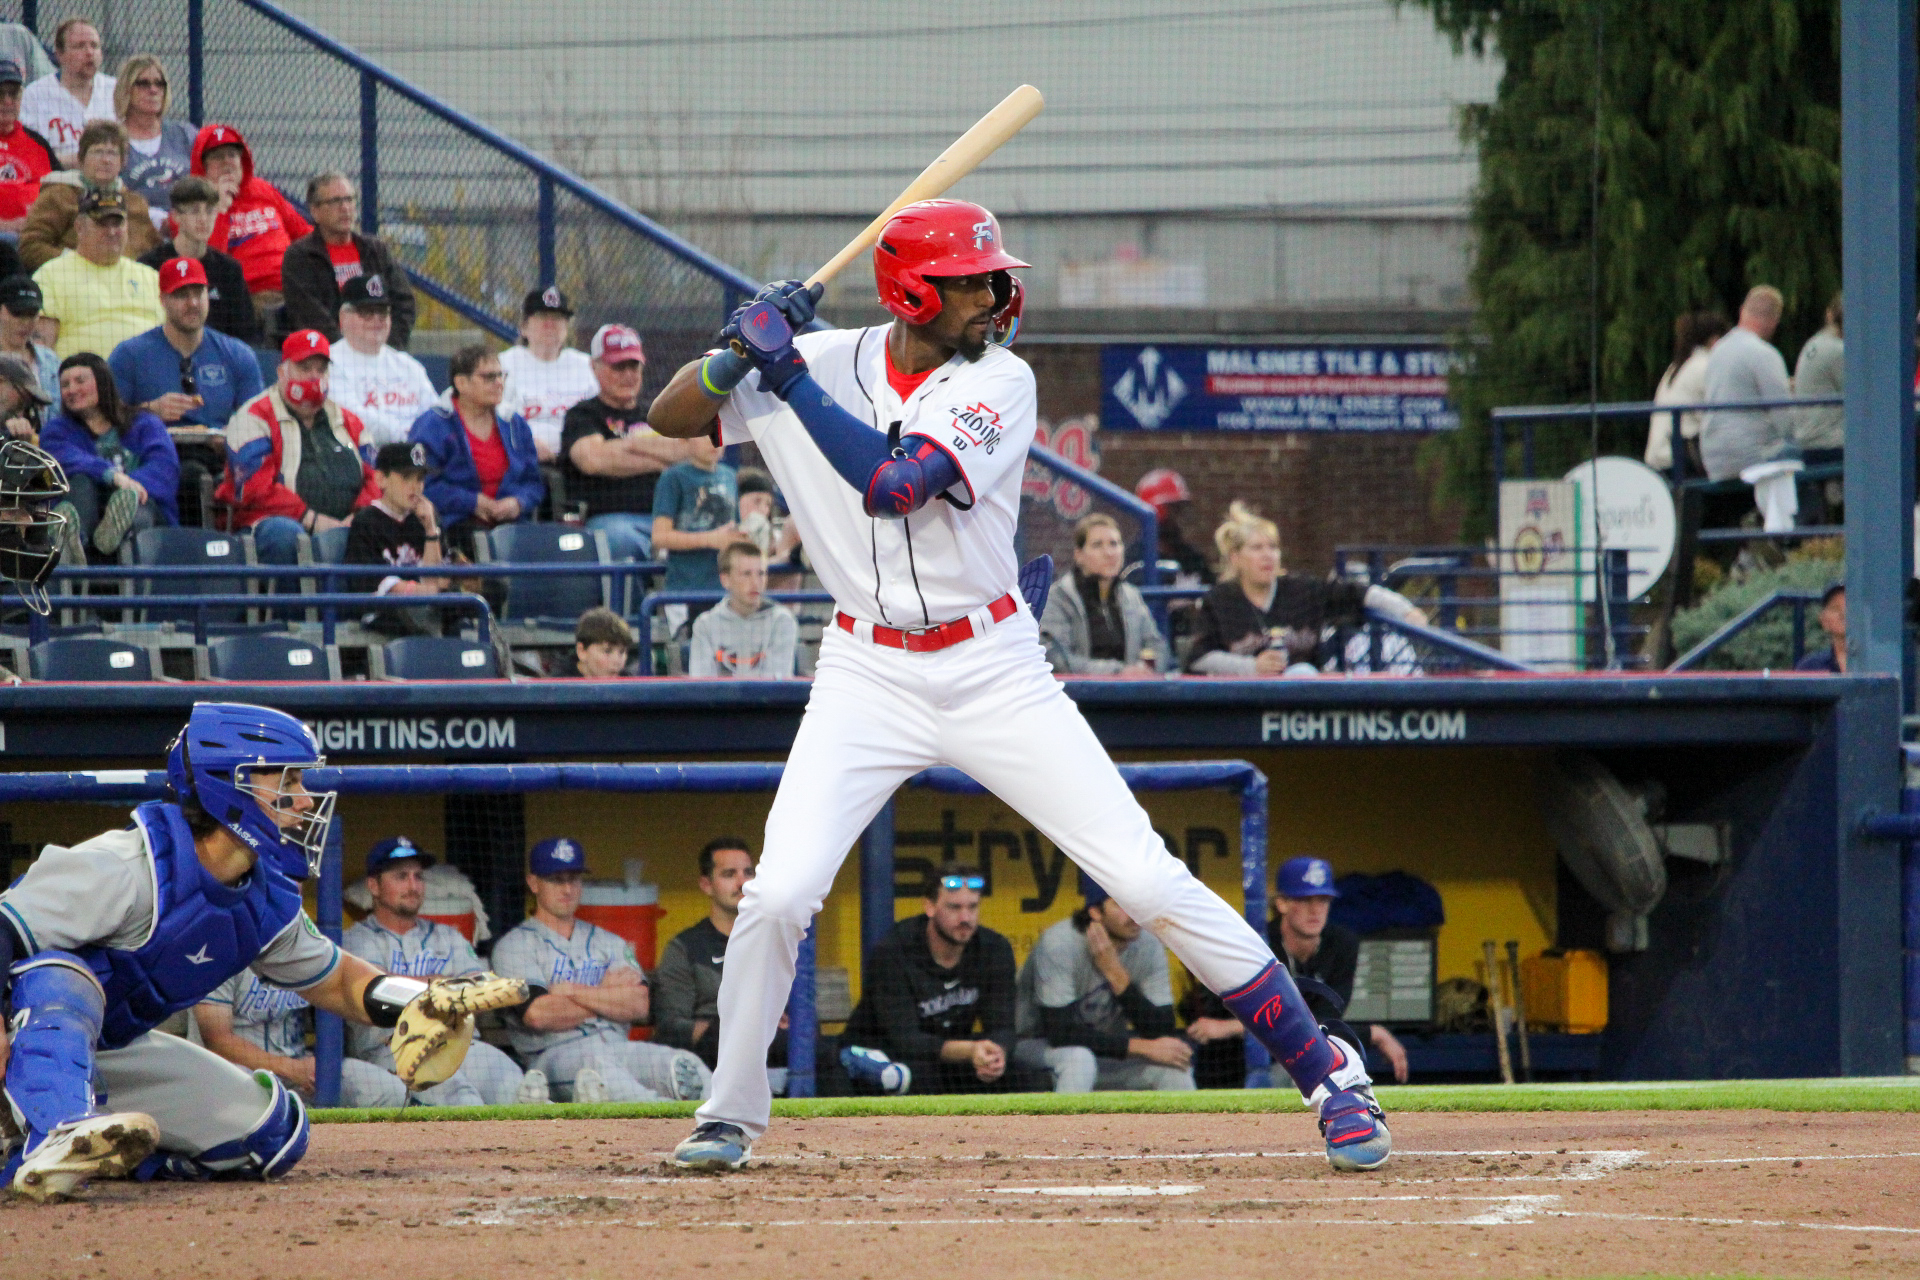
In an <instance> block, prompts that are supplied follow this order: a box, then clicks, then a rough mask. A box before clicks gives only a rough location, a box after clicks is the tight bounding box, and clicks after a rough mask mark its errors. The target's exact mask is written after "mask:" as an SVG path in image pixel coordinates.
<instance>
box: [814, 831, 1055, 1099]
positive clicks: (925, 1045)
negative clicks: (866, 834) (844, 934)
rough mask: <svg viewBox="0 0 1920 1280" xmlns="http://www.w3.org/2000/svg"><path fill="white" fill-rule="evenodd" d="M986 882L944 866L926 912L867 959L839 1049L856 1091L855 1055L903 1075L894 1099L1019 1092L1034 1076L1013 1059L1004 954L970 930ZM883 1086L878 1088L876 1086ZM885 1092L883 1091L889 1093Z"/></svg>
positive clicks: (975, 925)
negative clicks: (878, 1060) (875, 1054)
mask: <svg viewBox="0 0 1920 1280" xmlns="http://www.w3.org/2000/svg"><path fill="white" fill-rule="evenodd" d="M985 888H986V880H985V878H984V877H982V876H981V874H980V873H979V871H977V870H975V869H974V868H972V867H960V866H947V867H943V868H941V870H940V874H939V875H938V876H936V877H935V878H934V879H933V881H932V882H931V883H930V884H929V885H928V887H927V892H928V895H929V896H928V898H927V904H926V914H925V915H924V916H913V917H909V918H908V919H905V920H902V921H900V922H899V923H898V924H896V925H894V927H893V932H892V933H890V934H888V935H887V936H886V937H885V938H884V939H882V940H881V941H880V943H879V944H878V945H877V946H875V947H874V949H873V950H872V951H871V952H869V953H868V955H867V959H866V968H865V971H864V983H865V988H864V990H863V991H862V992H861V994H860V1004H859V1007H858V1008H856V1009H855V1010H854V1011H853V1016H852V1017H851V1018H849V1019H848V1020H847V1030H846V1034H845V1035H844V1036H842V1037H841V1043H842V1044H843V1045H846V1046H847V1049H846V1050H845V1051H843V1053H842V1061H843V1062H844V1061H846V1057H847V1055H848V1054H854V1055H856V1063H855V1065H853V1066H850V1067H849V1072H850V1074H851V1075H852V1076H853V1079H854V1088H855V1091H856V1092H869V1091H871V1088H872V1087H873V1086H867V1087H863V1084H862V1080H863V1072H862V1071H861V1070H860V1069H859V1065H860V1062H859V1060H860V1056H862V1051H867V1053H866V1054H865V1055H864V1056H866V1057H867V1060H868V1061H871V1060H872V1058H871V1053H870V1051H872V1050H879V1051H881V1052H882V1053H884V1054H886V1055H887V1057H888V1058H890V1059H891V1060H892V1061H894V1062H897V1063H901V1064H904V1065H905V1066H907V1067H908V1068H909V1069H910V1070H911V1071H912V1073H913V1075H912V1079H911V1082H910V1084H909V1085H908V1086H907V1087H906V1088H905V1089H904V1090H900V1091H902V1092H912V1093H1027V1092H1032V1091H1035V1090H1045V1089H1047V1088H1048V1087H1049V1082H1048V1080H1047V1078H1046V1075H1045V1073H1044V1072H1035V1071H1032V1070H1029V1069H1025V1068H1021V1067H1017V1066H1015V1065H1014V1062H1013V1039H1014V1001H1013V980H1014V968H1013V947H1012V946H1011V945H1010V944H1009V943H1008V942H1007V940H1006V939H1005V938H1004V937H1002V936H1001V935H1000V934H997V933H995V932H994V931H993V930H991V929H986V928H982V927H981V924H980V894H981V892H982V891H983V890H984V889H985ZM879 1087H882V1088H884V1087H885V1086H884V1085H882V1086H879ZM889 1091H891V1090H889Z"/></svg>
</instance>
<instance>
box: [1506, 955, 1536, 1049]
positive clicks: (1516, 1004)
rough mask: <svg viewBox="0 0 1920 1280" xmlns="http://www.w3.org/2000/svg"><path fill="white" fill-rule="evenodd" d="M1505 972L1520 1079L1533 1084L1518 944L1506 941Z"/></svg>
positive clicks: (1530, 1046)
mask: <svg viewBox="0 0 1920 1280" xmlns="http://www.w3.org/2000/svg"><path fill="white" fill-rule="evenodd" d="M1507 970H1508V974H1509V976H1510V977H1512V979H1513V1025H1514V1026H1515V1027H1516V1028H1517V1029H1518V1030H1519V1032H1520V1078H1521V1079H1523V1080H1525V1081H1526V1082H1527V1083H1528V1084H1532V1083H1533V1046H1532V1045H1531V1044H1529V1043H1528V1042H1527V993H1526V991H1525V989H1524V988H1522V987H1521V985H1520V944H1519V943H1518V942H1515V941H1514V940H1513V939H1511V938H1509V939H1507Z"/></svg>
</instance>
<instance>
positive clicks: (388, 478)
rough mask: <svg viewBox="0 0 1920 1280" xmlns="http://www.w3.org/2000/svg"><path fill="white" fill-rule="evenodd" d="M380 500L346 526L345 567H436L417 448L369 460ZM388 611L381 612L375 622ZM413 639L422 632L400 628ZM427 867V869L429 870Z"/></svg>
mask: <svg viewBox="0 0 1920 1280" xmlns="http://www.w3.org/2000/svg"><path fill="white" fill-rule="evenodd" d="M373 475H374V479H375V480H376V481H377V482H378V483H379V485H380V496H379V497H378V498H375V499H374V500H373V501H372V502H369V503H368V504H367V505H366V506H364V507H361V508H360V509H359V510H358V511H356V512H354V513H353V520H352V522H351V523H350V524H349V525H348V526H347V548H346V552H345V554H344V555H342V556H341V561H342V563H345V564H371V565H380V566H382V567H384V568H389V569H413V568H418V567H420V566H423V565H425V566H429V567H430V566H433V565H437V564H439V563H441V548H440V519H439V517H438V516H437V515H435V514H434V510H433V503H431V502H429V501H428V500H427V481H426V477H427V450H426V446H424V445H417V444H399V443H395V444H383V445H381V446H380V451H379V452H378V453H376V454H375V455H374V458H373ZM446 589H447V580H446V579H445V578H415V577H405V578H402V577H396V576H395V575H393V574H385V575H382V576H380V577H368V578H361V579H358V580H356V581H355V582H354V584H353V585H352V587H350V588H349V590H353V591H373V592H378V593H379V594H380V595H399V596H419V595H432V594H434V593H436V592H440V591H445V590H446ZM387 612H388V611H386V610H382V611H381V616H383V617H384V616H385V614H386V613H387ZM400 629H401V630H403V631H412V632H415V633H420V632H424V631H425V630H426V628H424V627H419V626H410V627H404V628H400ZM429 865H431V864H429Z"/></svg>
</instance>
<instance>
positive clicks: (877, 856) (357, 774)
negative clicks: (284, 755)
mask: <svg viewBox="0 0 1920 1280" xmlns="http://www.w3.org/2000/svg"><path fill="white" fill-rule="evenodd" d="M782 769H783V766H782V765H781V764H780V763H778V762H776V761H734V762H720V763H697V764H671V763H666V764H633V763H628V764H592V763H578V764H457V765H348V766H344V767H338V768H327V769H315V770H311V771H310V772H309V773H308V774H307V778H306V782H307V785H308V786H309V787H311V788H312V789H314V790H317V791H338V792H339V793H340V794H341V796H342V798H343V799H344V798H346V797H350V796H364V795H422V794H427V795H446V794H456V793H468V794H471V793H485V794H492V795H506V794H527V793H531V792H541V791H582V792H605V793H608V794H628V795H631V794H646V793H658V792H668V791H696V792H713V793H725V792H735V793H738V792H766V791H772V790H774V789H775V788H777V787H778V786H779V784H780V775H781V772H782ZM1119 769H1120V774H1121V777H1122V778H1124V779H1125V780H1126V783H1127V785H1128V786H1129V787H1131V788H1132V789H1133V790H1135V791H1196V790H1226V791H1228V792H1231V793H1232V794H1234V795H1236V796H1237V797H1238V799H1239V803H1240V888H1241V895H1242V901H1243V910H1244V912H1245V915H1246V919H1247V923H1248V924H1249V925H1251V926H1252V927H1253V928H1254V929H1255V930H1256V931H1257V932H1259V933H1260V935H1261V936H1262V937H1265V936H1266V924H1267V778H1266V775H1265V774H1264V773H1262V772H1261V771H1260V770H1259V769H1258V768H1256V767H1255V766H1254V765H1252V764H1251V763H1249V762H1247V761H1245V760H1200V761H1169V762H1163V763H1153V764H1123V765H1120V766H1119ZM906 785H907V786H909V787H924V788H926V789H928V790H932V791H937V792H943V793H948V794H954V795H978V794H984V793H985V792H986V788H984V787H982V786H981V785H980V784H979V783H977V782H975V781H974V780H973V779H972V778H970V777H968V776H967V775H966V774H964V773H962V772H961V771H959V770H957V769H952V768H944V767H943V768H936V769H928V770H925V771H924V772H922V773H919V774H917V775H915V776H914V777H913V778H911V779H910V780H909V781H908V782H907V783H906ZM166 794H167V788H166V775H165V774H164V773H162V772H158V771H146V770H95V771H88V772H80V773H5V774H0V801H4V802H7V803H12V804H29V803H36V802H40V803H52V802H73V801H80V802H87V803H98V804H137V803H141V802H144V801H147V800H157V799H163V798H165V796H166ZM342 826H343V819H342V817H336V818H335V820H334V822H333V824H332V826H331V827H330V828H329V831H328V845H327V852H326V857H325V859H324V861H323V863H322V865H321V872H320V877H319V882H318V885H317V893H316V908H317V909H316V916H317V923H318V924H319V926H320V928H321V930H322V931H323V932H324V933H326V935H327V936H328V937H330V938H332V939H333V940H334V941H336V942H337V941H339V939H340V937H341V933H342V929H343V925H344V923H345V904H344V899H343V896H342V890H343V887H344V871H345V868H344V854H343V848H342ZM93 834H95V832H94V831H92V830H87V831H84V832H79V831H76V832H74V833H72V834H71V835H70V836H69V838H70V839H71V840H74V841H78V840H81V839H85V838H87V837H88V836H91V835H93ZM515 856H516V857H524V851H522V852H521V853H518V854H516V855H515ZM859 858H860V937H861V955H862V957H863V958H864V956H865V955H866V953H867V952H868V951H869V950H870V949H871V948H872V946H873V945H874V944H875V943H876V942H878V941H879V939H880V938H881V937H882V936H884V934H885V932H886V930H887V929H889V928H891V927H892V925H893V923H894V903H895V899H896V896H897V895H896V886H895V881H894V817H893V802H892V801H891V800H889V801H888V802H887V804H886V805H885V806H883V807H882V809H881V811H880V813H879V815H878V816H877V817H876V818H875V819H874V820H873V822H872V823H870V824H869V826H868V827H867V830H866V831H865V832H864V833H863V834H862V836H861V838H860V844H859ZM787 1011H788V1021H789V1028H788V1033H787V1034H788V1062H789V1064H790V1065H789V1068H788V1076H787V1082H788V1083H787V1088H788V1096H789V1097H811V1096H813V1094H814V1091H815V1083H816V1082H815V1078H814V1069H813V1062H814V1046H815V1043H816V1040H815V1037H816V1036H817V1034H818V1030H819V1020H818V1015H817V1003H816V993H815V985H814V945H813V931H812V930H809V931H808V934H807V937H806V940H805V941H804V942H803V943H802V945H801V949H800V959H799V966H798V971H797V974H796V977H795V980H794V985H793V993H792V995H791V996H790V997H789V999H788V1004H787ZM314 1038H315V1044H314V1055H315V1097H316V1101H317V1102H318V1103H319V1104H320V1105H322V1106H329V1105H333V1104H335V1103H337V1102H338V1100H339V1096H340V1093H339V1090H340V1061H341V1057H342V1054H343V1053H344V1052H345V1034H344V1027H343V1025H342V1024H341V1022H340V1020H339V1019H338V1018H337V1017H334V1016H333V1015H331V1014H326V1013H320V1012H318V1011H316V1013H315V1037H314ZM1246 1061H1247V1070H1248V1074H1249V1076H1250V1077H1253V1076H1254V1075H1255V1073H1261V1072H1264V1071H1265V1070H1266V1069H1267V1067H1268V1065H1269V1062H1270V1059H1269V1058H1268V1055H1267V1052H1266V1050H1265V1049H1264V1048H1263V1047H1262V1046H1261V1045H1260V1044H1259V1042H1258V1041H1257V1040H1255V1039H1254V1038H1253V1037H1252V1036H1248V1037H1246Z"/></svg>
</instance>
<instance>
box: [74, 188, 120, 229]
mask: <svg viewBox="0 0 1920 1280" xmlns="http://www.w3.org/2000/svg"><path fill="white" fill-rule="evenodd" d="M80 212H81V213H84V214H86V215H87V216H88V217H90V218H92V219H94V220H95V221H98V220H99V219H101V218H124V217H126V216H127V197H126V195H125V194H124V193H122V192H120V191H118V190H115V189H113V188H110V187H88V188H87V191H86V194H85V195H82V196H81V197H80Z"/></svg>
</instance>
